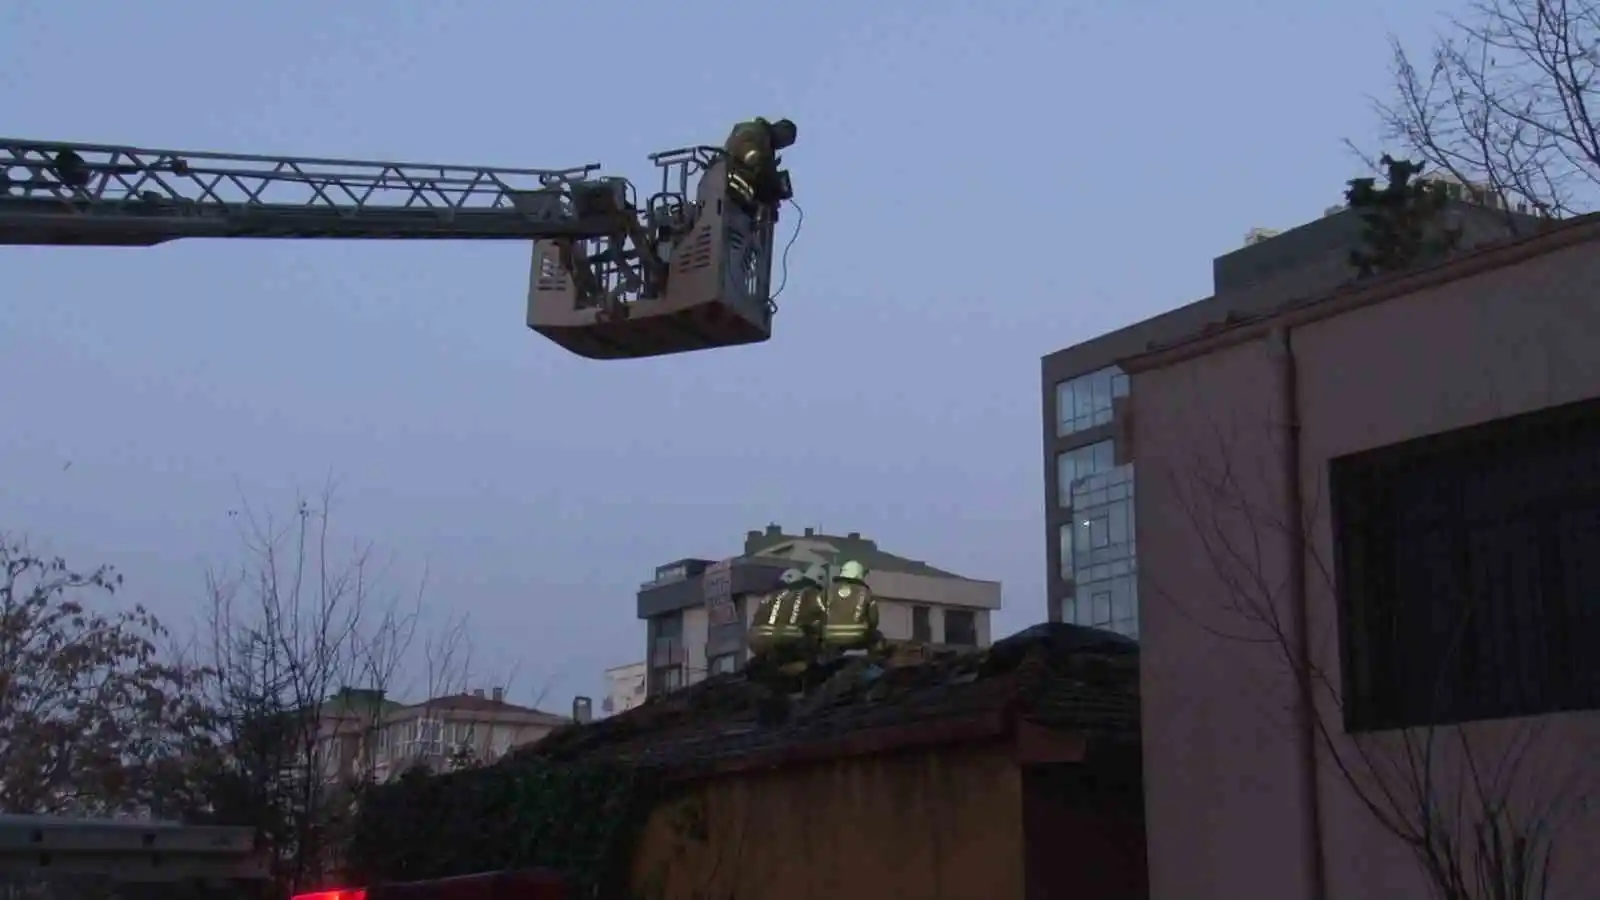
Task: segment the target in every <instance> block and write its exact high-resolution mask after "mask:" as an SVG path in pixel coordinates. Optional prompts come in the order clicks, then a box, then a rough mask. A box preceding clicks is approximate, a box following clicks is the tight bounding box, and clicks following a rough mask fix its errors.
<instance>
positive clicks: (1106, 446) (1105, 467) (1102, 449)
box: [1092, 441, 1117, 472]
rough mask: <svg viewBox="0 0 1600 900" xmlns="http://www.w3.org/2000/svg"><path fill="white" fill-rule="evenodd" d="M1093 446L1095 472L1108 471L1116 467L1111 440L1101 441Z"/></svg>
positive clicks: (1114, 450) (1114, 452) (1114, 449)
mask: <svg viewBox="0 0 1600 900" xmlns="http://www.w3.org/2000/svg"><path fill="white" fill-rule="evenodd" d="M1092 446H1093V447H1094V470H1095V471H1096V472H1109V471H1111V470H1112V469H1114V468H1116V467H1117V452H1116V447H1114V446H1113V445H1112V442H1111V441H1101V442H1100V443H1098V444H1094V445H1092Z"/></svg>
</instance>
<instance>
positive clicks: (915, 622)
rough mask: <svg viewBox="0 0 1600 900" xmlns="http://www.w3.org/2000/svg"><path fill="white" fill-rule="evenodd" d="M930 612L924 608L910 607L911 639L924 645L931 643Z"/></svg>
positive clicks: (931, 622)
mask: <svg viewBox="0 0 1600 900" xmlns="http://www.w3.org/2000/svg"><path fill="white" fill-rule="evenodd" d="M932 612H933V611H932V610H930V609H929V608H928V607H926V606H913V607H911V639H912V640H913V641H918V642H920V643H924V644H931V643H933V621H932Z"/></svg>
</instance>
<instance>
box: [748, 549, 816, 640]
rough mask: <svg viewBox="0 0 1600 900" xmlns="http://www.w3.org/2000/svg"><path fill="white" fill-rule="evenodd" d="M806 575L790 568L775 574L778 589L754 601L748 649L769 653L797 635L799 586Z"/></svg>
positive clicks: (798, 632) (796, 638) (797, 637)
mask: <svg viewBox="0 0 1600 900" xmlns="http://www.w3.org/2000/svg"><path fill="white" fill-rule="evenodd" d="M804 580H805V576H804V575H803V574H802V573H801V571H800V570H799V569H789V570H787V571H785V572H784V573H783V574H782V575H780V576H778V589H777V590H776V591H773V592H772V593H770V594H767V595H765V596H763V597H762V598H761V600H760V601H759V602H758V603H757V604H756V614H755V620H754V621H753V622H751V623H750V636H749V642H750V650H751V652H753V653H757V654H768V653H771V652H772V651H773V650H775V649H777V648H778V647H780V646H783V645H785V644H792V643H794V642H795V641H797V640H799V639H800V588H801V584H802V582H803V581H804Z"/></svg>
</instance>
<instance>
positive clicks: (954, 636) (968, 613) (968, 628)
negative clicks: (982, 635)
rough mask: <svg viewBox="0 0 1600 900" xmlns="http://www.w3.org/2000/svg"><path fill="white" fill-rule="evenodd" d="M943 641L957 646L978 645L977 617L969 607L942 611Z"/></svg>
mask: <svg viewBox="0 0 1600 900" xmlns="http://www.w3.org/2000/svg"><path fill="white" fill-rule="evenodd" d="M944 642H945V643H946V644H952V645H954V646H957V647H976V646H978V617H977V615H976V614H975V613H973V611H972V610H970V609H947V610H945V611H944Z"/></svg>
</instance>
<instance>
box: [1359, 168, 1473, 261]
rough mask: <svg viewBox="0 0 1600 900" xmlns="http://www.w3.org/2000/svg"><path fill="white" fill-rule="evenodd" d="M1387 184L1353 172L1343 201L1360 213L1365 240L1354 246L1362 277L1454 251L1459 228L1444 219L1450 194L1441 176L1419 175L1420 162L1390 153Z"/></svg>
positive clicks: (1363, 238)
mask: <svg viewBox="0 0 1600 900" xmlns="http://www.w3.org/2000/svg"><path fill="white" fill-rule="evenodd" d="M1379 162H1380V164H1381V165H1382V166H1383V167H1384V170H1385V172H1386V173H1387V179H1386V182H1385V184H1384V186H1383V187H1381V188H1380V187H1378V186H1377V179H1374V178H1353V179H1351V180H1350V182H1349V188H1348V189H1347V190H1346V191H1345V195H1344V197H1345V202H1347V203H1348V204H1349V205H1350V208H1351V209H1352V210H1355V211H1356V213H1357V214H1358V215H1359V216H1360V217H1361V239H1362V245H1361V246H1360V247H1357V248H1356V249H1354V250H1351V251H1350V265H1351V266H1352V267H1354V268H1355V270H1356V273H1357V277H1358V278H1371V277H1373V276H1374V275H1385V274H1388V273H1390V272H1399V271H1403V270H1405V269H1409V268H1411V267H1412V266H1415V265H1418V264H1419V263H1424V262H1429V261H1432V260H1436V259H1439V258H1440V257H1442V256H1444V255H1446V254H1448V253H1450V252H1451V251H1453V250H1454V249H1455V248H1456V246H1457V245H1458V244H1459V243H1460V240H1461V231H1460V229H1459V228H1457V227H1452V226H1450V225H1449V224H1448V223H1447V222H1446V221H1445V219H1444V216H1443V213H1444V209H1445V202H1446V197H1445V194H1444V191H1443V190H1442V189H1441V186H1440V185H1439V184H1438V183H1437V182H1429V181H1421V180H1418V178H1417V176H1418V175H1420V174H1422V166H1421V165H1419V164H1417V163H1414V162H1411V161H1410V160H1403V159H1394V158H1393V157H1390V156H1388V155H1387V154H1386V155H1385V156H1384V157H1383V158H1382V159H1381V160H1380V161H1379Z"/></svg>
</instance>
